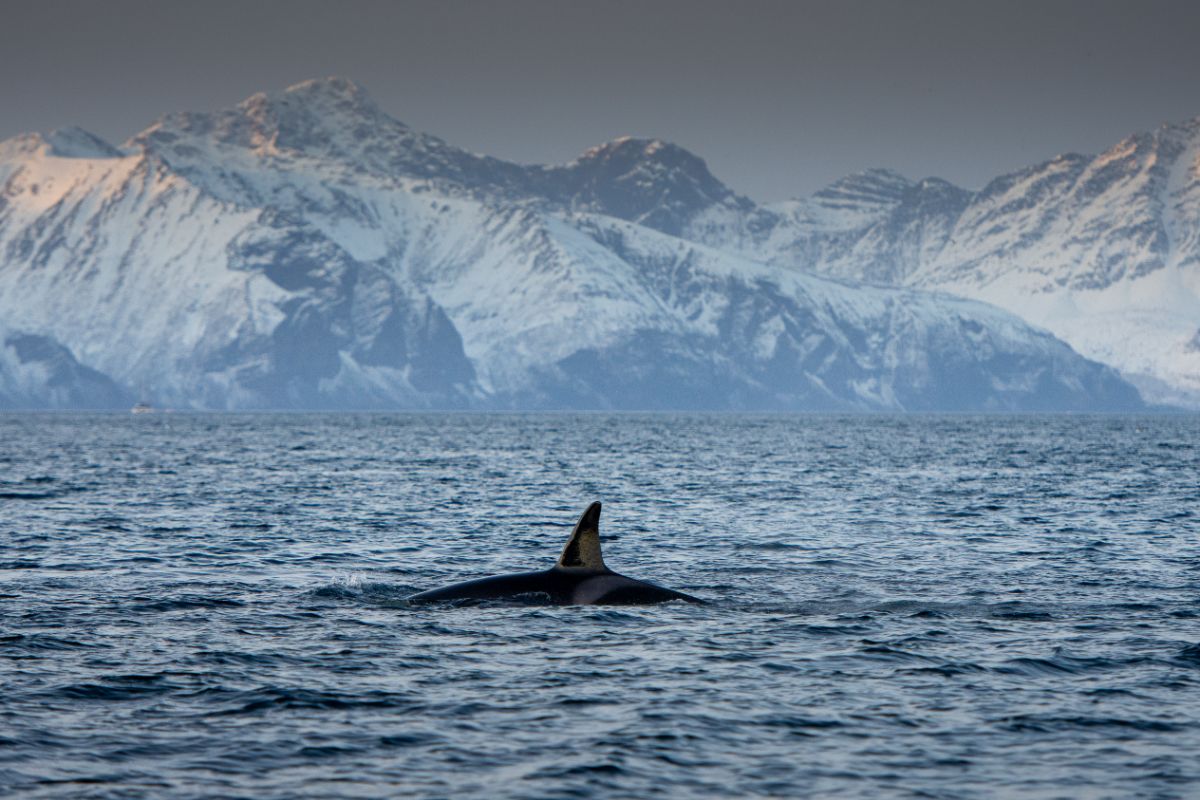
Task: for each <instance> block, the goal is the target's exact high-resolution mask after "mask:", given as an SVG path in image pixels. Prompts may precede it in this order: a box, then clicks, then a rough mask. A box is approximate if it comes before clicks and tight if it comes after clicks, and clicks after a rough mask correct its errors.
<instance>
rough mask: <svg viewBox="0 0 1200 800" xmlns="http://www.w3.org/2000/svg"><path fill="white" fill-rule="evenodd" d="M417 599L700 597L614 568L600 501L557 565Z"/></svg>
mask: <svg viewBox="0 0 1200 800" xmlns="http://www.w3.org/2000/svg"><path fill="white" fill-rule="evenodd" d="M408 600H409V601H410V602H414V603H437V602H455V601H482V600H522V601H525V602H532V603H537V602H541V603H545V604H547V605H650V604H653V603H666V602H670V601H672V600H682V601H684V602H687V603H703V602H704V601H703V600H701V599H700V598H698V597H692V596H691V595H688V594H684V593H683V592H677V591H675V590H674V589H667V588H664V587H662V586H657V585H655V584H653V583H649V582H647V581H640V580H636V579H634V578H628V577H626V576H624V575H621V574H618V573H616V572H613V571H612V570H611V569H609V568H608V566H607V565H606V564H605V563H604V555H603V553H602V552H601V548H600V503H599V502H595V503H592V504H591V505H590V506H588V507H587V510H585V511H584V512H583V514H582V515H580V517H579V521H578V522H576V523H575V527H574V528H573V529H572V530H571V536H570V538H568V539H567V543H566V544H565V545H564V546H563V549H562V553H561V554H560V555H559V557H558V561H557V562H556V563H555V565H554V566H553V567H551V568H550V569H547V570H542V571H540V572H518V573H514V574H511V575H496V576H493V577H490V578H479V579H477V580H473V581H465V582H463V583H456V584H453V585H451V586H443V587H442V588H440V589H431V590H429V591H427V592H421V593H419V594H414V595H412V596H411V597H409V598H408Z"/></svg>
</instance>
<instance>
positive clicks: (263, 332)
mask: <svg viewBox="0 0 1200 800" xmlns="http://www.w3.org/2000/svg"><path fill="white" fill-rule="evenodd" d="M867 200H869V201H870V202H876V203H877V204H878V205H879V206H880V208H881V209H883V208H885V207H886V208H887V209H891V210H889V211H886V213H887V214H890V215H893V216H895V209H896V208H898V207H900V206H904V205H906V204H908V205H909V206H911V208H912V211H911V213H909V214H908V216H907V217H904V216H903V215H901V216H898V217H896V219H897V222H896V223H895V224H896V226H897V228H896V230H897V231H898V232H899V233H900V234H902V235H898V236H897V237H896V238H895V241H893V242H885V241H884V238H885V233H884V232H882V231H881V232H879V233H878V237H879V240H878V245H879V248H882V249H886V252H887V253H892V254H894V255H895V257H896V258H900V257H901V256H903V257H905V258H908V257H912V258H918V259H919V258H924V255H923V253H924V249H925V248H926V247H932V243H934V242H935V241H936V240H937V238H938V237H939V236H942V235H944V232H943V230H942V227H941V226H945V225H952V224H956V223H955V220H957V219H960V218H961V216H962V214H963V210H962V206H963V205H965V204H967V203H968V202H969V201H970V200H971V196H970V195H968V194H967V193H965V192H962V191H961V190H956V189H954V188H953V187H950V186H949V185H948V184H944V183H942V182H937V181H927V182H925V183H923V184H919V185H909V184H908V183H907V182H906V181H904V180H903V179H901V178H899V177H898V176H894V175H891V174H887V173H872V174H871V175H869V176H865V177H862V178H859V179H854V180H850V181H847V182H844V183H843V185H839V186H836V187H831V188H830V189H829V190H827V191H826V192H825V193H822V195H820V196H818V197H817V198H814V200H813V201H812V202H807V203H798V204H791V205H789V206H786V207H781V208H762V207H758V206H756V205H755V204H754V203H753V202H751V201H750V200H748V199H747V198H744V197H740V196H738V195H736V194H735V193H734V192H732V191H731V190H729V189H728V188H727V187H725V186H724V185H723V184H722V183H721V182H720V181H718V180H717V179H716V178H715V177H713V176H712V175H711V173H709V171H708V169H707V167H706V166H705V164H704V162H703V161H702V160H701V159H699V158H697V157H696V156H694V155H692V154H691V153H688V152H687V151H686V150H683V149H682V148H679V147H677V146H674V145H671V144H668V143H665V142H661V141H658V140H638V139H621V140H617V141H615V142H611V143H609V144H606V145H602V146H600V147H597V148H594V149H592V150H589V151H588V152H586V153H584V154H583V155H582V156H580V158H578V159H576V160H575V161H573V162H570V163H568V164H564V165H558V166H524V165H518V164H512V163H508V162H504V161H500V160H497V159H493V158H488V157H486V156H480V155H476V154H473V153H469V152H466V151H464V150H461V149H458V148H455V147H453V146H451V145H449V144H447V143H445V142H443V141H441V140H440V139H437V138H435V137H432V136H428V135H425V134H421V133H419V132H415V131H413V130H411V129H410V128H408V127H407V126H405V125H403V124H402V123H400V122H398V121H397V120H395V119H393V118H391V117H390V116H388V115H387V114H385V113H383V112H382V111H381V110H380V109H379V108H378V107H377V106H376V105H375V104H374V103H373V102H372V101H371V99H370V98H369V97H368V96H367V95H366V93H365V92H364V91H363V90H362V89H361V88H360V87H358V86H356V85H355V84H353V83H351V82H349V81H346V80H342V79H336V78H333V79H327V80H320V81H309V82H306V83H302V84H298V85H296V86H294V87H291V88H289V89H287V90H285V91H282V92H276V93H271V94H259V95H255V96H253V97H251V98H249V99H247V100H246V101H245V102H243V103H241V104H239V105H238V106H236V107H234V108H231V109H227V110H223V111H219V112H215V113H203V114H199V113H182V114H171V115H168V116H166V117H163V118H162V119H160V120H159V121H158V122H156V123H155V124H154V125H152V126H151V127H149V128H148V129H146V130H145V131H143V132H142V133H139V134H137V135H136V136H134V137H133V138H131V139H130V140H129V141H128V142H126V143H125V144H124V145H123V146H122V147H120V148H117V147H113V146H112V145H109V144H107V143H105V142H102V141H100V140H99V139H97V138H96V137H94V136H92V135H90V134H87V133H86V132H83V131H79V130H77V129H71V130H66V131H60V132H55V133H52V134H49V135H45V136H40V135H27V136H22V137H18V138H16V139H12V140H9V141H7V142H3V143H0V314H2V315H3V316H2V317H0V320H2V322H3V324H4V325H5V326H6V327H7V328H9V329H10V330H13V331H21V332H22V333H21V334H20V335H22V336H38V337H44V340H45V341H46V342H52V343H53V346H55V347H59V348H60V349H62V352H66V353H68V355H70V354H73V358H74V359H78V364H79V365H80V369H84V368H85V367H83V366H82V365H86V369H88V370H92V371H95V374H96V375H99V377H100V378H103V377H104V376H108V377H109V378H111V380H112V382H113V387H114V388H116V389H117V390H118V391H124V392H125V393H126V394H125V395H122V397H126V396H132V395H136V396H138V397H139V398H141V399H146V400H151V401H153V402H155V403H157V404H161V405H168V406H173V407H196V408H253V407H299V408H420V407H439V408H444V407H478V408H495V407H501V408H525V407H570V408H771V409H961V410H967V409H997V410H1005V409H1091V408H1097V409H1099V408H1104V409H1114V408H1135V407H1138V406H1139V404H1140V401H1139V398H1138V397H1137V394H1136V392H1135V391H1134V390H1133V389H1132V387H1130V386H1129V385H1128V384H1126V383H1125V382H1123V381H1122V380H1120V378H1119V377H1118V376H1117V375H1116V374H1115V373H1114V372H1113V371H1112V370H1110V369H1107V368H1105V367H1103V366H1101V365H1099V364H1096V363H1094V362H1091V361H1087V360H1085V359H1083V358H1081V357H1080V356H1079V355H1077V354H1076V353H1075V352H1073V351H1072V350H1071V349H1070V348H1069V347H1067V346H1066V345H1065V344H1063V343H1062V342H1061V341H1059V340H1057V339H1055V338H1054V337H1053V336H1051V335H1050V334H1048V333H1046V332H1045V331H1043V330H1040V329H1036V328H1032V327H1030V326H1029V325H1027V324H1025V323H1024V322H1022V321H1021V320H1020V319H1018V318H1017V317H1016V316H1014V315H1012V314H1009V313H1006V312H1004V311H1001V310H999V309H997V308H995V307H992V306H988V305H985V304H982V303H978V302H975V301H971V300H964V299H956V298H952V297H949V296H946V295H938V294H931V293H928V292H924V291H918V290H913V289H906V288H879V287H867V286H863V285H861V284H859V283H856V282H853V281H847V280H839V279H832V278H827V277H824V278H823V277H817V276H815V275H813V274H811V273H809V272H806V271H802V270H799V269H796V268H795V267H796V266H797V265H801V266H803V264H802V263H801V262H805V263H807V261H809V260H811V261H812V263H813V264H816V265H818V266H820V267H821V268H822V269H825V270H826V271H835V270H830V269H828V264H831V263H833V260H834V259H835V258H838V257H841V255H840V254H841V253H842V252H843V249H844V248H846V247H850V248H851V249H853V247H854V246H859V247H860V248H861V252H864V253H866V252H871V253H874V251H873V250H871V249H870V248H869V247H868V246H867V244H862V242H870V241H871V240H870V239H869V238H864V237H863V236H861V235H859V234H860V228H861V227H862V225H858V224H847V223H846V220H847V219H848V216H849V215H853V214H858V215H859V216H860V217H862V219H864V220H866V219H867V218H868V217H871V214H872V213H876V214H879V213H885V212H884V211H883V210H877V211H875V212H871V211H869V210H864V209H863V208H860V207H859V206H860V205H861V204H862V203H864V202H866V201H867ZM856 204H857V205H856ZM939 214H940V215H941V216H938V215H939ZM943 217H944V218H945V219H943ZM872 218H873V217H872ZM947 220H948V221H947ZM835 223H836V224H835ZM838 224H840V225H841V226H842V227H841V228H837V225H838ZM806 231H810V232H812V234H811V235H809V233H806ZM819 231H823V232H820V233H818V232H819ZM806 237H807V238H806ZM852 239H853V242H852V241H851V240H852ZM910 240H912V241H913V242H916V244H915V245H912V244H910ZM855 243H859V244H857V245H856V244H855ZM912 246H915V247H916V248H917V252H916V254H915V255H913V253H912V252H911V249H910V248H911V247H912ZM805 248H809V249H808V250H807V251H806V250H805ZM887 248H891V249H887ZM875 257H876V260H877V261H878V267H876V268H875V269H882V268H883V266H884V264H885V259H886V257H885V256H883V255H879V254H875ZM856 277H870V278H872V279H874V278H875V276H870V275H863V276H856ZM47 346H50V345H47ZM10 349H11V348H10ZM26 349H28V348H26ZM14 352H17V351H14ZM16 359H17V360H19V353H18V356H17V357H16ZM10 362H11V363H14V364H15V363H16V361H14V360H13V358H9V360H8V361H0V380H7V379H5V378H3V377H2V376H3V375H5V374H10V373H11V374H13V375H15V374H16V372H15V371H14V370H15V368H13V367H10V366H9V364H10ZM22 363H24V362H22ZM6 369H7V370H8V372H4V370H6ZM100 373H103V374H102V375H101V374H100ZM21 374H22V375H25V376H26V377H25V378H22V380H25V381H26V383H28V380H29V378H28V370H26V371H25V372H23V373H21ZM87 374H88V375H92V374H93V373H92V372H89V373H87ZM4 385H7V384H2V383H0V387H2V386H4ZM97 391H99V390H97ZM106 391H107V390H106ZM2 392H3V390H2V388H0V404H2V403H5V402H7V401H5V400H4V395H3V393H2ZM27 396H33V395H29V394H28V393H26V395H22V397H27ZM22 402H26V401H24V400H23V401H22ZM55 402H57V403H59V404H60V405H61V404H64V403H63V402H60V401H55ZM9 404H10V405H11V404H12V403H9ZM66 404H70V403H66Z"/></svg>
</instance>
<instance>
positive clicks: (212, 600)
mask: <svg viewBox="0 0 1200 800" xmlns="http://www.w3.org/2000/svg"><path fill="white" fill-rule="evenodd" d="M245 605H246V604H245V603H243V602H242V601H241V600H230V599H227V598H223V597H196V596H191V597H170V598H163V599H161V600H145V601H144V602H139V603H135V604H134V605H132V606H129V610H130V611H139V612H162V611H189V610H192V609H197V608H241V607H242V606H245Z"/></svg>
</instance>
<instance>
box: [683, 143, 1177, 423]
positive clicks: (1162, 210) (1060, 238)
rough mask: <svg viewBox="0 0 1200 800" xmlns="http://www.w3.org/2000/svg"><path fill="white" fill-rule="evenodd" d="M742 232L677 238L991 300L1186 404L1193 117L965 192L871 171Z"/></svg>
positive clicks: (775, 209)
mask: <svg viewBox="0 0 1200 800" xmlns="http://www.w3.org/2000/svg"><path fill="white" fill-rule="evenodd" d="M762 210H763V211H764V212H766V213H769V214H770V215H771V218H770V219H769V221H768V222H767V223H766V224H765V225H764V224H763V223H762V221H761V220H759V221H758V223H757V227H758V233H757V234H753V235H752V234H750V233H748V231H749V226H747V225H745V224H743V225H741V227H740V228H739V229H737V230H729V229H728V228H727V229H725V230H721V229H720V228H713V227H712V226H707V227H706V226H698V227H696V228H693V229H692V230H689V231H686V232H685V235H688V236H690V237H692V238H696V239H698V240H701V241H704V242H706V243H707V244H709V245H712V246H714V247H718V248H721V249H724V250H728V251H730V252H737V253H740V254H744V255H746V256H748V257H751V258H755V259H759V260H762V261H766V262H769V263H772V264H777V265H780V266H787V267H791V268H794V269H802V270H808V271H817V272H820V273H823V274H827V275H833V276H837V277H840V278H845V279H850V280H859V281H866V282H869V283H873V284H879V285H891V286H910V287H916V288H923V289H934V290H939V291H945V292H949V293H953V294H955V295H959V296H962V297H970V298H975V299H979V300H983V301H986V302H989V303H994V304H996V305H999V306H1001V307H1003V308H1007V309H1009V310H1010V311H1012V312H1014V313H1016V314H1019V315H1020V316H1022V317H1023V318H1024V319H1026V320H1027V321H1029V322H1031V323H1033V324H1034V325H1037V326H1039V327H1044V328H1046V329H1048V330H1050V331H1052V332H1053V333H1055V334H1056V335H1058V336H1060V337H1062V338H1063V339H1064V340H1065V341H1067V342H1068V343H1069V344H1071V345H1072V346H1073V347H1075V348H1076V349H1077V350H1078V351H1079V352H1081V353H1082V354H1083V355H1085V356H1087V357H1089V358H1093V359H1096V360H1098V361H1101V362H1103V363H1106V364H1109V365H1111V366H1114V367H1116V368H1118V369H1119V370H1120V371H1121V372H1122V373H1124V374H1125V375H1126V377H1128V378H1129V379H1131V380H1133V381H1134V382H1135V383H1136V384H1137V385H1138V386H1139V387H1140V388H1141V389H1142V391H1143V392H1144V393H1146V396H1147V397H1148V398H1149V399H1151V400H1153V401H1154V402H1161V403H1170V404H1182V405H1187V406H1191V407H1200V350H1198V348H1197V347H1196V341H1197V336H1198V335H1200V120H1192V121H1190V122H1187V123H1183V124H1178V125H1164V126H1162V127H1161V128H1159V129H1158V130H1156V131H1154V132H1152V133H1144V134H1137V135H1134V136H1130V137H1128V138H1126V139H1125V140H1123V141H1121V142H1119V143H1117V144H1116V145H1114V146H1113V147H1112V148H1110V149H1109V150H1107V151H1106V152H1104V153H1101V154H1099V155H1097V156H1094V157H1089V156H1081V155H1076V154H1069V155H1064V156H1060V157H1058V158H1055V159H1052V160H1051V161H1048V162H1046V163H1044V164H1040V165H1037V166H1034V167H1030V168H1028V169H1025V170H1022V171H1019V172H1016V173H1013V174H1011V175H1006V176H1002V177H1000V178H997V179H996V180H994V181H992V182H991V183H989V184H988V185H987V186H985V187H984V188H983V189H982V190H980V191H978V192H974V193H972V192H968V191H965V190H963V189H959V188H957V187H954V186H952V185H950V184H948V183H946V182H944V181H940V180H937V179H926V180H924V181H921V182H919V183H914V182H908V181H906V180H905V179H903V178H900V177H899V176H896V175H894V173H889V172H886V171H880V170H873V171H869V172H867V173H863V174H861V175H857V176H851V177H850V178H847V179H844V180H843V181H839V182H838V183H835V184H834V185H833V186H831V187H830V188H829V189H826V190H823V191H822V192H818V193H817V194H816V195H814V196H813V197H812V198H809V199H807V200H800V201H791V202H788V203H782V204H776V205H773V206H766V207H763V209H762Z"/></svg>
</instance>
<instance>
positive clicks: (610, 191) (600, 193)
mask: <svg viewBox="0 0 1200 800" xmlns="http://www.w3.org/2000/svg"><path fill="white" fill-rule="evenodd" d="M549 173H550V175H551V176H552V178H553V181H552V182H553V183H554V184H556V186H557V193H558V194H559V195H560V196H561V197H562V198H563V199H564V200H569V202H570V203H571V204H572V205H573V206H574V207H576V208H579V209H583V210H588V211H595V212H599V213H602V214H608V215H610V216H614V217H619V218H621V219H627V220H631V221H635V222H638V223H639V224H642V225H647V226H648V227H651V228H655V229H656V230H660V231H663V232H665V233H670V234H673V235H677V234H679V233H680V232H681V230H682V229H683V227H684V226H685V225H686V224H687V222H688V220H690V219H691V218H692V217H693V216H694V215H696V214H698V213H700V212H702V211H704V210H705V209H707V208H710V207H712V206H714V205H726V206H733V207H737V208H749V207H750V206H751V205H752V204H751V203H750V201H749V200H747V199H746V198H743V197H740V196H738V195H736V194H734V192H733V191H732V190H731V189H730V188H729V187H727V186H726V185H725V184H723V183H721V181H719V180H718V179H717V178H716V177H715V176H714V175H713V174H712V173H711V172H710V171H709V169H708V165H707V164H706V163H704V159H702V158H700V157H699V156H697V155H696V154H695V153H692V152H691V151H689V150H687V149H685V148H683V147H680V146H679V145H677V144H673V143H671V142H667V141H664V140H662V139H643V138H637V137H633V136H622V137H620V138H618V139H613V140H612V141H610V142H605V143H604V144H601V145H597V146H596V147H592V148H589V149H588V150H585V151H584V152H583V153H582V154H581V155H580V156H579V157H578V158H576V159H575V160H574V161H572V162H570V163H568V164H564V165H563V166H561V167H552V168H550V169H549Z"/></svg>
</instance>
